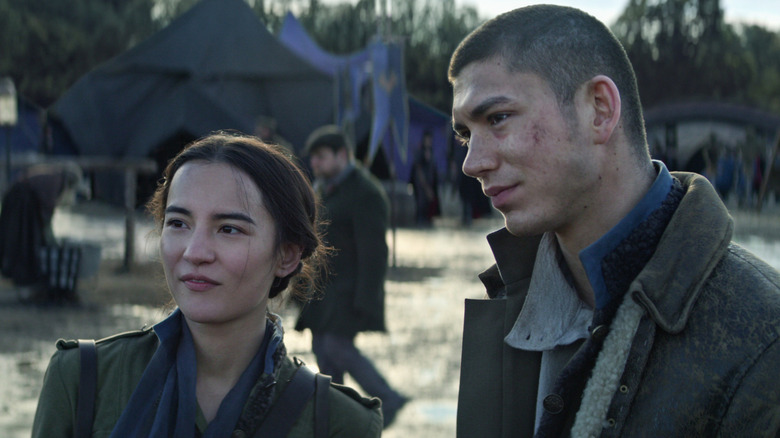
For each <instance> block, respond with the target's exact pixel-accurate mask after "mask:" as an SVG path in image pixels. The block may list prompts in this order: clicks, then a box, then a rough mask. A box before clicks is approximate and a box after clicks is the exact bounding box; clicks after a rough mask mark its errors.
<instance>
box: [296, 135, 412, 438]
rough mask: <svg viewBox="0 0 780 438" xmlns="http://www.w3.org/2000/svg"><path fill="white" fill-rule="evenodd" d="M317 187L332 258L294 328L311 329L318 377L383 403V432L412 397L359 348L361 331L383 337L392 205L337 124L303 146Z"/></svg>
mask: <svg viewBox="0 0 780 438" xmlns="http://www.w3.org/2000/svg"><path fill="white" fill-rule="evenodd" d="M306 153H307V155H308V156H309V163H310V164H311V169H312V172H313V173H314V178H315V180H314V188H315V189H316V190H317V193H318V194H319V195H320V198H321V200H322V204H323V212H322V215H323V221H324V223H325V224H327V231H326V232H325V240H326V241H327V243H328V245H329V246H331V247H333V249H334V251H333V254H332V257H331V258H330V260H328V275H327V282H326V284H325V285H324V290H323V292H324V293H323V295H322V299H321V300H314V301H310V302H309V303H308V304H307V305H306V306H305V307H304V308H303V310H302V311H301V314H300V317H299V318H298V323H297V325H296V326H295V328H296V330H304V329H306V328H309V329H310V330H311V333H312V350H313V351H314V354H315V355H316V356H317V365H318V366H319V369H320V372H322V373H323V374H328V375H330V376H332V377H333V381H334V382H336V383H344V373H349V374H350V375H351V376H352V377H353V378H354V379H355V381H357V383H358V384H360V386H361V387H362V388H363V389H364V390H365V391H366V392H368V393H369V394H371V395H373V396H376V397H379V398H380V399H382V413H383V415H384V421H385V427H387V426H389V425H390V424H391V423H392V422H393V420H394V419H395V416H396V414H397V412H398V411H399V410H400V409H401V407H403V405H404V404H405V403H406V401H407V399H406V398H405V397H404V396H402V395H401V394H399V393H398V392H396V391H395V390H393V389H392V388H391V387H390V386H389V385H388V384H387V382H386V381H385V379H384V377H382V375H381V374H379V372H378V371H377V369H376V368H375V367H374V365H373V364H372V363H371V361H370V360H369V359H368V358H366V357H365V356H363V355H362V354H361V352H360V351H359V350H358V349H357V348H356V347H355V342H354V341H355V336H357V334H358V333H359V332H363V331H385V274H386V272H387V253H388V250H387V243H386V241H385V236H386V233H387V226H388V222H389V219H390V216H389V214H390V213H389V211H390V204H389V202H388V200H387V196H386V194H385V192H384V189H383V188H382V186H381V184H380V183H379V181H377V179H376V178H374V177H373V176H372V175H371V174H370V173H369V172H368V171H367V170H365V169H364V168H362V167H360V166H359V165H357V164H355V161H354V158H353V153H352V145H351V144H350V143H349V142H348V140H347V137H346V136H345V135H344V134H343V132H342V131H341V130H340V129H339V128H338V127H337V126H331V125H328V126H323V127H321V128H318V129H317V130H315V131H314V132H313V133H312V134H311V135H310V136H309V139H308V140H307V142H306Z"/></svg>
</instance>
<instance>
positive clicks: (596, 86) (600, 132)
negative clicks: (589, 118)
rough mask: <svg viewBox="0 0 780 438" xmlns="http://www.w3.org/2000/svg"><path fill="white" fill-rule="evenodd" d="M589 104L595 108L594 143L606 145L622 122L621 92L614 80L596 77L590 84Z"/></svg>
mask: <svg viewBox="0 0 780 438" xmlns="http://www.w3.org/2000/svg"><path fill="white" fill-rule="evenodd" d="M588 103H589V104H590V105H592V106H593V124H592V127H591V128H592V130H593V135H594V139H593V141H594V143H596V144H605V143H607V142H608V141H609V139H610V138H611V137H612V134H613V132H614V131H615V128H616V127H617V126H618V123H619V122H620V91H619V90H618V88H617V85H615V83H614V82H613V81H612V79H610V78H608V77H607V76H604V75H598V76H595V77H594V78H593V79H591V80H590V81H589V82H588Z"/></svg>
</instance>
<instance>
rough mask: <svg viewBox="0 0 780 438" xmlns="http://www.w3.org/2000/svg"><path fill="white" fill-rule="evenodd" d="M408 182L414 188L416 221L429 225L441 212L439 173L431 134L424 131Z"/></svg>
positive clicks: (419, 223)
mask: <svg viewBox="0 0 780 438" xmlns="http://www.w3.org/2000/svg"><path fill="white" fill-rule="evenodd" d="M409 182H410V183H411V184H412V188H413V189H414V199H415V206H416V211H417V219H416V223H417V225H420V226H430V225H431V224H432V223H433V218H434V217H435V216H439V215H440V214H441V207H440V205H439V175H438V171H437V170H436V162H435V161H434V159H433V134H432V133H431V132H430V131H425V132H424V133H423V137H422V143H421V144H420V148H419V149H418V150H417V153H416V154H415V158H414V164H413V165H412V172H411V175H410V176H409Z"/></svg>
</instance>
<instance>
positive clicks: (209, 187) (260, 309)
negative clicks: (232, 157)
mask: <svg viewBox="0 0 780 438" xmlns="http://www.w3.org/2000/svg"><path fill="white" fill-rule="evenodd" d="M275 237H276V224H275V223H274V221H273V219H272V218H271V215H270V214H269V212H268V210H266V208H265V205H264V204H263V194H262V193H261V192H260V189H259V188H258V187H257V185H255V183H254V182H253V181H252V180H251V179H250V178H249V177H248V176H247V175H246V174H244V173H243V172H242V171H239V170H237V169H236V168H234V167H231V166H230V165H228V164H223V163H206V162H202V161H194V162H188V163H186V164H184V165H183V166H182V167H181V168H179V170H178V171H177V172H176V173H175V174H174V176H173V179H172V180H171V185H170V189H169V193H168V201H167V204H166V206H165V219H164V222H163V227H162V235H161V238H160V253H161V255H162V261H163V267H164V270H165V278H166V281H167V282H168V287H169V289H170V291H171V294H172V295H173V298H174V300H176V304H177V305H178V306H179V308H180V309H181V311H182V313H183V314H184V316H185V318H187V320H188V321H189V322H190V323H191V324H192V323H195V324H224V323H233V322H236V321H244V322H250V323H252V322H256V323H258V324H264V323H265V312H266V306H267V303H268V292H269V290H270V288H271V284H272V283H273V281H274V278H275V277H276V276H279V277H284V276H285V275H287V274H288V273H290V272H292V270H293V269H294V268H295V267H296V266H297V264H298V262H299V261H300V251H299V250H298V248H297V247H295V246H294V245H290V244H283V245H281V248H279V253H277V252H276V248H275Z"/></svg>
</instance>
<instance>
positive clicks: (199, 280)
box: [179, 274, 219, 291]
mask: <svg viewBox="0 0 780 438" xmlns="http://www.w3.org/2000/svg"><path fill="white" fill-rule="evenodd" d="M179 280H181V281H182V282H183V283H184V285H185V286H187V288H188V289H190V290H194V291H204V290H208V289H211V288H213V287H215V286H219V282H218V281H216V280H213V279H211V278H209V277H206V276H205V275H196V274H186V275H182V276H181V277H180V278H179Z"/></svg>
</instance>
